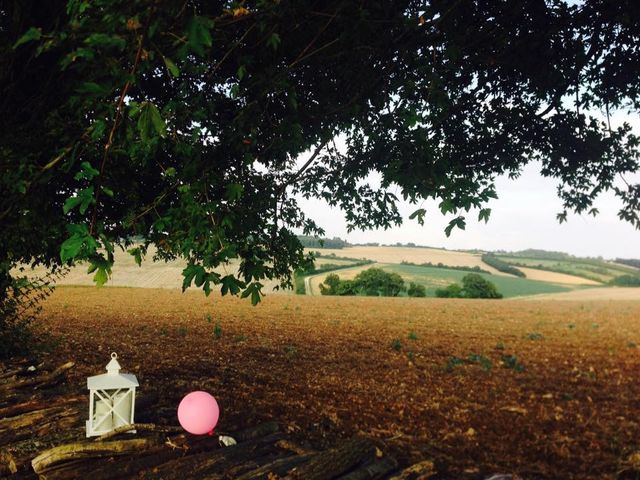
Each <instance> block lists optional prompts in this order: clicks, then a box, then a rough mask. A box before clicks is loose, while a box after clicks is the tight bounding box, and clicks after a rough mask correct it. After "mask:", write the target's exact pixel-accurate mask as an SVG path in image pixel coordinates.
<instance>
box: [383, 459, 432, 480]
mask: <svg viewBox="0 0 640 480" xmlns="http://www.w3.org/2000/svg"><path fill="white" fill-rule="evenodd" d="M436 473H437V472H436V468H435V465H434V464H433V462H432V461H431V460H424V461H422V462H419V463H415V464H413V465H411V466H410V467H407V468H405V469H404V470H402V471H401V472H400V473H398V474H397V475H395V476H393V477H391V478H390V479H389V480H426V479H428V478H430V477H432V476H434V475H435V474H436Z"/></svg>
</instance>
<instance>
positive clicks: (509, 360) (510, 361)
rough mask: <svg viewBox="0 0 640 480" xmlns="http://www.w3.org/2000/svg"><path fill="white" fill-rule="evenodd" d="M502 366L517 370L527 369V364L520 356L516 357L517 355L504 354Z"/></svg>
mask: <svg viewBox="0 0 640 480" xmlns="http://www.w3.org/2000/svg"><path fill="white" fill-rule="evenodd" d="M502 366H503V367H504V368H509V369H511V370H515V371H516V372H524V371H525V366H524V365H523V364H522V363H520V362H519V361H518V357H516V356H515V355H503V356H502Z"/></svg>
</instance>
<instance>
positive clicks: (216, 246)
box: [0, 0, 640, 303]
mask: <svg viewBox="0 0 640 480" xmlns="http://www.w3.org/2000/svg"><path fill="white" fill-rule="evenodd" d="M639 8H640V6H639V4H638V2H636V1H634V0H622V1H617V0H616V1H613V0H585V1H584V2H576V3H575V4H573V3H571V4H570V3H569V2H565V1H561V0H547V1H540V0H518V1H517V2H516V3H515V4H514V3H512V2H510V3H509V5H506V4H505V3H504V2H497V1H482V2H480V1H474V0H463V1H458V2H449V1H442V0H432V1H430V2H414V1H404V2H385V1H379V0H372V1H367V2H360V1H358V2H356V1H353V0H328V1H326V2H321V3H317V4H314V5H313V6H310V5H309V4H307V3H304V2H278V1H272V0H253V1H246V2H241V3H235V2H223V1H209V0H208V1H202V0H192V1H188V2H185V1H172V0H169V1H165V2H153V1H150V0H126V1H125V0H91V1H89V0H51V1H48V2H38V1H35V0H7V1H5V2H2V4H1V6H0V87H1V89H2V90H1V92H0V93H1V95H0V105H1V107H0V173H1V175H0V223H1V224H2V234H1V235H0V277H2V278H0V286H2V289H0V290H2V291H3V292H4V291H5V287H6V285H8V284H10V283H11V282H10V280H9V279H10V276H9V273H8V272H9V270H10V268H11V267H12V266H14V265H16V264H17V263H20V262H33V263H44V264H46V265H50V266H54V265H59V264H68V263H71V262H77V261H88V262H89V265H90V267H89V271H90V272H91V273H93V274H94V279H95V281H96V283H98V284H102V283H104V282H106V281H107V280H108V278H109V276H110V273H111V269H112V267H113V258H114V257H113V250H114V248H115V247H116V246H121V247H123V248H128V247H131V246H132V245H130V244H131V243H132V240H131V239H132V238H134V237H137V238H142V239H143V244H142V245H141V246H134V248H130V249H129V252H130V253H131V254H132V255H134V257H135V258H136V261H138V262H140V261H141V260H142V258H143V257H144V255H145V252H146V248H147V246H148V245H150V244H152V243H153V244H155V245H156V246H157V254H156V257H157V259H159V260H163V259H164V260H170V259H173V258H176V257H182V258H185V259H186V260H187V261H188V266H187V268H186V269H185V271H184V284H183V287H185V288H187V287H189V286H190V285H192V284H195V285H196V286H198V287H200V288H202V289H203V290H204V291H205V292H206V293H209V292H210V291H211V290H212V289H213V288H214V287H216V288H219V289H220V290H221V291H222V293H223V294H224V293H230V294H241V295H242V296H243V297H249V298H250V299H251V300H252V301H253V302H254V303H256V302H257V301H259V299H260V296H261V293H262V290H261V288H262V283H261V282H262V281H264V279H272V278H277V279H281V282H282V286H290V285H291V274H290V272H291V271H292V269H294V268H296V267H298V266H300V265H302V264H303V263H304V261H305V255H304V251H303V248H302V246H301V245H300V243H299V241H298V240H297V238H296V236H295V235H294V234H293V233H292V232H293V231H302V232H303V233H304V234H306V235H315V234H318V235H321V234H322V233H323V232H322V229H320V228H319V227H318V225H316V224H315V223H314V221H313V219H311V218H308V217H307V216H306V215H305V212H303V211H302V210H301V209H300V208H299V206H298V204H297V201H296V198H299V197H300V196H303V197H318V198H323V199H325V200H326V201H328V202H329V204H331V205H333V206H339V207H341V208H342V209H343V210H344V211H345V212H346V219H347V221H348V225H349V228H352V229H353V228H363V229H366V228H388V227H391V226H393V225H395V224H399V223H400V222H401V221H402V219H401V216H400V214H399V212H398V210H397V208H396V205H397V202H398V201H399V199H400V198H403V199H405V200H409V201H411V202H414V203H416V205H417V207H416V211H415V212H414V214H413V215H411V218H413V219H415V220H417V221H418V222H420V223H423V222H424V220H425V218H426V217H427V215H428V212H426V211H425V210H424V209H423V208H421V207H420V204H421V202H422V201H423V200H424V199H427V198H435V199H438V200H439V201H440V210H441V211H442V212H443V213H445V214H448V215H450V216H451V222H450V224H449V226H448V227H447V233H450V232H451V230H452V229H453V228H456V227H458V228H464V226H465V212H469V211H470V210H471V209H479V218H480V219H481V220H485V221H486V220H488V219H489V215H490V210H489V209H488V208H487V207H486V203H487V201H488V200H490V199H491V198H494V197H495V196H496V192H495V190H494V179H495V178H496V176H498V175H501V174H504V173H508V174H510V175H512V176H517V175H518V172H519V171H520V170H521V169H522V167H523V166H524V165H525V164H527V163H528V162H531V161H534V160H537V161H540V162H541V165H542V174H543V175H546V176H549V177H553V178H556V179H558V183H559V194H560V197H561V198H562V201H563V203H564V207H565V211H563V212H561V213H560V214H559V219H560V220H563V219H565V218H566V214H567V211H575V212H578V213H583V212H591V213H594V214H595V213H596V212H597V211H596V210H595V208H594V207H593V200H594V199H595V197H596V196H597V195H598V194H599V193H600V192H602V191H604V190H608V189H613V190H614V191H615V193H616V194H617V195H618V196H619V197H620V198H621V204H622V207H621V210H620V213H619V215H620V218H621V219H624V220H627V221H629V222H632V223H633V224H634V225H636V226H640V218H639V210H640V186H639V185H634V184H632V183H630V184H628V185H627V186H625V187H624V188H621V187H619V186H618V184H617V183H614V181H615V180H616V179H617V178H618V177H619V176H621V175H622V176H624V175H625V174H628V173H629V172H635V171H637V169H638V163H639V146H638V145H639V144H638V139H637V138H636V137H635V136H634V135H633V134H632V132H631V127H630V126H629V125H627V124H622V125H620V126H610V124H609V122H607V120H608V118H609V114H610V113H612V112H615V111H631V112H637V111H638V107H639V100H640V97H639V92H640V76H639V75H637V73H638V71H640V68H639V67H640V22H639V21H638V18H639V17H640V15H639ZM336 138H339V139H340V141H341V143H342V144H343V147H340V148H338V147H336V144H335V140H336ZM299 158H302V159H303V160H301V161H299V160H298V159H299ZM372 172H377V173H378V174H379V175H380V178H381V182H380V185H376V186H374V185H369V184H367V182H366V181H365V180H366V178H367V176H368V175H369V174H371V173H372ZM231 259H239V260H240V267H239V270H238V272H237V273H236V272H232V273H229V274H225V275H223V274H221V273H218V272H219V270H218V269H217V267H219V266H220V265H223V264H225V263H227V262H228V261H229V260H231Z"/></svg>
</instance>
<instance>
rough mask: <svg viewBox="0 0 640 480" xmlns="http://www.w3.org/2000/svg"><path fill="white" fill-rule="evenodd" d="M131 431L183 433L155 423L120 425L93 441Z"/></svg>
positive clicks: (169, 426)
mask: <svg viewBox="0 0 640 480" xmlns="http://www.w3.org/2000/svg"><path fill="white" fill-rule="evenodd" d="M131 430H136V431H138V430H139V431H144V432H164V433H178V432H183V431H184V429H183V428H182V427H176V426H173V425H156V424H155V423H132V424H130V425H122V426H121V427H118V428H116V429H114V430H111V431H110V432H107V433H105V434H103V435H100V436H99V437H98V438H96V439H95V441H96V442H102V441H104V440H107V439H109V438H112V437H115V436H116V435H120V434H121V433H126V432H130V431H131Z"/></svg>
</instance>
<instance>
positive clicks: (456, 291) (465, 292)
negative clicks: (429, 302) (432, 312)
mask: <svg viewBox="0 0 640 480" xmlns="http://www.w3.org/2000/svg"><path fill="white" fill-rule="evenodd" d="M436 297H440V298H502V294H501V293H499V292H498V289H497V288H496V286H495V285H494V284H493V282H490V281H489V280H486V279H485V278H484V277H483V276H482V275H478V274H477V273H468V274H467V275H465V276H464V277H462V286H460V285H458V284H457V283H452V284H451V285H449V286H447V287H446V288H439V289H437V290H436Z"/></svg>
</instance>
